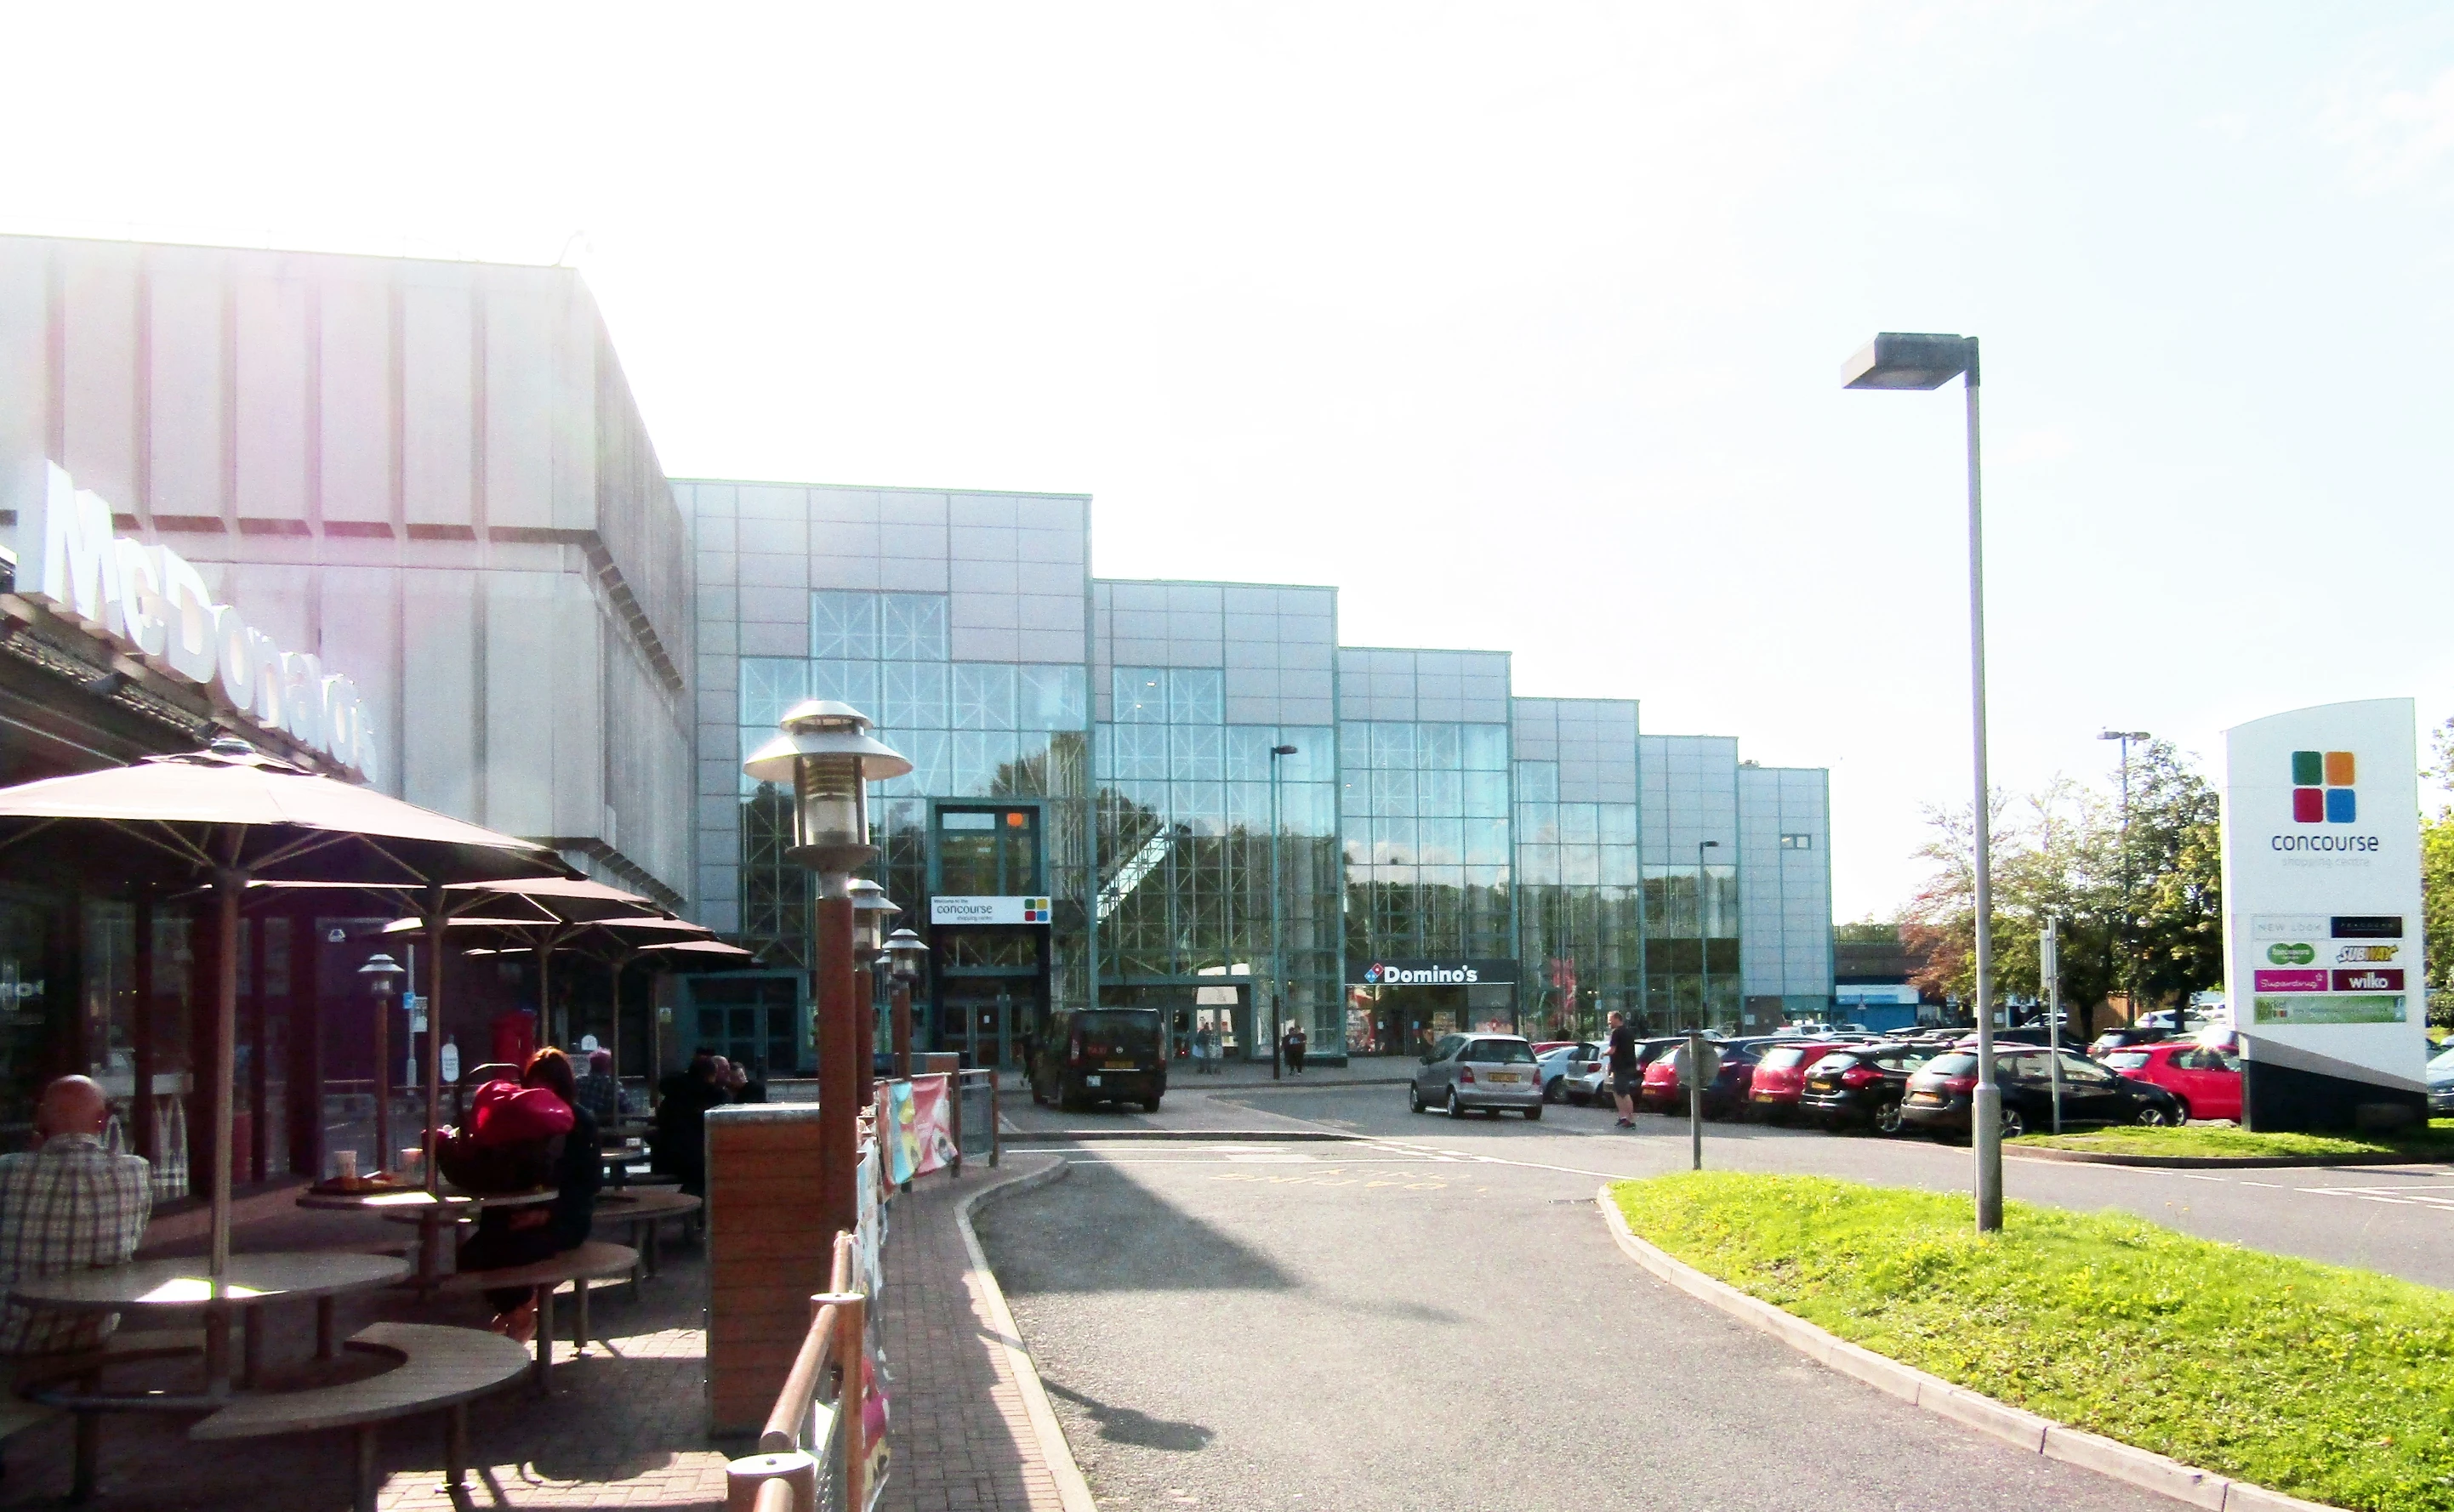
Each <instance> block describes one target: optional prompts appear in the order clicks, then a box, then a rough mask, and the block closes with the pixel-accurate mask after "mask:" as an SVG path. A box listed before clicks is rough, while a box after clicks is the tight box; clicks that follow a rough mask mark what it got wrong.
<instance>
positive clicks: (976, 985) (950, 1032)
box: [938, 982, 1036, 1070]
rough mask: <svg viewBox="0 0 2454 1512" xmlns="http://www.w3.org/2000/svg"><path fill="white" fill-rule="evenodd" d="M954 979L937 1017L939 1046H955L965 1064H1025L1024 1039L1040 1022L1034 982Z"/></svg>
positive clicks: (947, 1047)
mask: <svg viewBox="0 0 2454 1512" xmlns="http://www.w3.org/2000/svg"><path fill="white" fill-rule="evenodd" d="M1018 985H1020V986H1021V987H1023V988H1024V990H1021V991H1016V987H1015V986H1014V985H997V984H991V983H981V982H961V983H950V984H948V985H947V989H946V1001H945V1006H944V1007H943V1009H942V1010H941V1011H940V1015H939V1018H938V1048H940V1049H945V1050H953V1051H955V1052H957V1053H958V1054H960V1055H961V1056H962V1057H963V1064H965V1065H967V1066H987V1067H995V1068H996V1069H999V1070H1005V1069H1013V1068H1019V1067H1020V1066H1021V1064H1022V1042H1023V1037H1024V1036H1025V1035H1027V1034H1029V1033H1030V1032H1031V1026H1032V1025H1033V1024H1034V1023H1036V1018H1035V1015H1034V1010H1035V1008H1036V997H1035V995H1034V994H1033V993H1032V992H1031V991H1029V990H1028V989H1029V986H1030V984H1028V983H1023V984H1018Z"/></svg>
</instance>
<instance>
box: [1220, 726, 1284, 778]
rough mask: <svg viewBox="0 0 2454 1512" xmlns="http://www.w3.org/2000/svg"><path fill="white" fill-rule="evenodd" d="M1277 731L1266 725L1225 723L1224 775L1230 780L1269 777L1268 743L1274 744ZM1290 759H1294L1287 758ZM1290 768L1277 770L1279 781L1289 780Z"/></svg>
mask: <svg viewBox="0 0 2454 1512" xmlns="http://www.w3.org/2000/svg"><path fill="white" fill-rule="evenodd" d="M1277 735H1278V732H1277V730H1276V729H1274V728H1272V727H1271V726H1267V725H1230V726H1227V777H1228V780H1229V781H1231V782H1247V783H1249V782H1261V783H1265V782H1268V781H1269V780H1270V746H1273V745H1274V744H1276V743H1277ZM1286 759H1287V760H1288V761H1290V762H1292V761H1294V760H1296V759H1297V758H1295V757H1293V756H1290V757H1288V758H1286ZM1294 776H1295V772H1294V771H1293V770H1292V769H1290V770H1287V771H1284V772H1281V773H1279V777H1280V779H1281V780H1286V779H1291V778H1293V777H1294Z"/></svg>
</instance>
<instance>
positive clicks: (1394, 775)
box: [1372, 768, 1415, 815]
mask: <svg viewBox="0 0 2454 1512" xmlns="http://www.w3.org/2000/svg"><path fill="white" fill-rule="evenodd" d="M1372 811H1373V812H1374V813H1376V814H1390V815H1396V814H1411V813H1413V812H1414V811H1415V774H1414V773H1413V772H1411V771H1407V770H1404V769H1403V768H1400V769H1398V770H1396V771H1388V770H1375V771H1374V772H1373V773H1372Z"/></svg>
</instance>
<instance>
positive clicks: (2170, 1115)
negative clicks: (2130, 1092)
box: [2139, 1103, 2182, 1128]
mask: <svg viewBox="0 0 2454 1512" xmlns="http://www.w3.org/2000/svg"><path fill="white" fill-rule="evenodd" d="M2139 1122H2140V1123H2142V1124H2145V1125H2146V1126H2147V1127H2149V1128H2169V1127H2171V1126H2172V1125H2174V1124H2179V1123H2180V1122H2182V1121H2181V1119H2180V1118H2178V1117H2176V1116H2175V1114H2174V1112H2173V1110H2172V1109H2171V1108H2169V1107H2166V1106H2165V1105H2164V1104H2162V1103H2150V1104H2147V1105H2146V1106H2145V1107H2142V1108H2141V1109H2140V1110H2139Z"/></svg>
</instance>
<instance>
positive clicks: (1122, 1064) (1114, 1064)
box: [1107, 1061, 1134, 1071]
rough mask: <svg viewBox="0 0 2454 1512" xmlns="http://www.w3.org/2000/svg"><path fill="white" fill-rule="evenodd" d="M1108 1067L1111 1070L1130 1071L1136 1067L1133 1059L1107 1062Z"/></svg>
mask: <svg viewBox="0 0 2454 1512" xmlns="http://www.w3.org/2000/svg"><path fill="white" fill-rule="evenodd" d="M1107 1067H1108V1069H1109V1070H1111V1071H1130V1070H1132V1069H1133V1068H1134V1063H1133V1062H1131V1061H1110V1062H1108V1063H1107Z"/></svg>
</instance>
